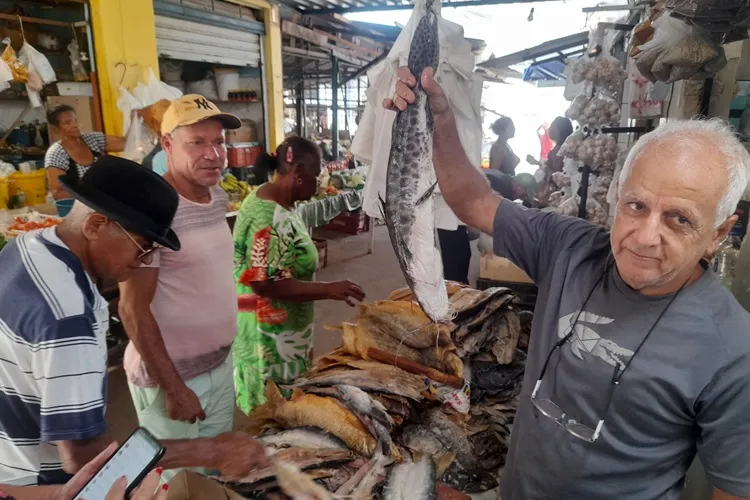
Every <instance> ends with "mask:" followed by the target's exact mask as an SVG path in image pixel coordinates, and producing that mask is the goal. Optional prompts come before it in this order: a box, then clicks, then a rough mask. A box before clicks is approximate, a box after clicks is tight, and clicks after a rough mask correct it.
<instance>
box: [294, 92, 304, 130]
mask: <svg viewBox="0 0 750 500" xmlns="http://www.w3.org/2000/svg"><path fill="white" fill-rule="evenodd" d="M296 97H297V99H296V100H297V102H296V104H297V135H298V136H300V137H304V136H305V113H304V104H303V99H304V98H305V80H304V79H303V80H302V81H300V82H299V83H298V84H297V96H296Z"/></svg>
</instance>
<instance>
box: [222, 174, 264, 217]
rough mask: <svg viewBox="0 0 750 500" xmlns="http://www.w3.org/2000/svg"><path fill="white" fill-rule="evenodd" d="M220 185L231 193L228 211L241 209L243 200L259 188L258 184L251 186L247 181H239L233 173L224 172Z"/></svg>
mask: <svg viewBox="0 0 750 500" xmlns="http://www.w3.org/2000/svg"><path fill="white" fill-rule="evenodd" d="M219 186H220V187H221V189H223V190H224V191H225V192H226V193H227V194H228V195H229V206H228V207H227V211H228V212H236V211H237V210H239V209H240V207H241V206H242V201H243V200H244V199H245V198H247V196H248V195H249V194H250V193H252V192H253V191H255V189H257V188H256V186H250V185H249V184H248V183H247V182H245V181H238V180H237V178H236V177H235V176H234V175H232V174H224V177H223V178H222V179H221V182H220V183H219Z"/></svg>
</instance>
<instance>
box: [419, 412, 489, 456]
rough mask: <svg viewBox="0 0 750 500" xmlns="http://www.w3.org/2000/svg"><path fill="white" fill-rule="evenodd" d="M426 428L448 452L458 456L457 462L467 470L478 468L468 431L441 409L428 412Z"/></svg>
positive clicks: (425, 421)
mask: <svg viewBox="0 0 750 500" xmlns="http://www.w3.org/2000/svg"><path fill="white" fill-rule="evenodd" d="M423 422H424V424H425V427H427V428H429V429H430V430H431V431H432V433H433V434H435V436H437V438H438V439H439V440H440V442H441V443H442V444H443V445H444V446H445V448H446V450H447V451H450V452H452V453H455V454H456V461H458V462H459V463H460V464H461V466H463V467H464V468H465V469H467V470H471V469H474V468H476V465H477V464H476V460H475V458H474V454H473V451H472V447H471V442H470V441H469V437H468V436H467V435H466V431H465V430H464V429H462V428H461V426H460V425H458V424H457V423H456V422H454V421H453V420H451V419H450V417H448V415H446V414H445V413H444V412H443V411H442V410H441V409H440V408H433V409H431V410H429V411H427V412H426V414H425V418H424V419H423Z"/></svg>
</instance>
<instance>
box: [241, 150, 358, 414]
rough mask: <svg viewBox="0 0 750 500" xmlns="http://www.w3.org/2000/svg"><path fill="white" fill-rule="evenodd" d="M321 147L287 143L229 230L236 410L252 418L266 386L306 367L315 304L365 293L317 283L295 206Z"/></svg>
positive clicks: (313, 182) (311, 180) (306, 192)
mask: <svg viewBox="0 0 750 500" xmlns="http://www.w3.org/2000/svg"><path fill="white" fill-rule="evenodd" d="M320 159H321V156H320V149H319V148H318V146H317V145H315V143H313V142H311V141H308V140H307V139H303V138H301V137H289V138H287V140H286V141H285V142H284V143H283V144H281V145H280V146H279V147H278V149H277V150H276V154H275V155H273V156H270V155H263V156H262V157H261V158H260V159H259V160H258V163H259V164H260V166H261V167H262V168H261V170H266V169H267V170H268V171H273V172H275V175H274V180H273V181H272V182H269V183H266V184H263V185H262V186H260V187H259V188H258V190H257V191H256V192H255V193H253V194H251V195H250V196H248V197H247V199H245V201H244V202H243V203H242V208H241V209H240V212H239V214H238V216H237V221H236V223H235V226H234V245H235V251H234V277H235V280H236V281H237V294H238V300H239V311H240V312H239V319H238V321H239V332H238V334H237V338H236V340H235V341H234V346H233V348H232V351H233V355H234V382H235V391H236V394H237V406H239V407H240V409H241V410H242V411H244V412H245V413H249V412H250V411H251V410H252V409H253V408H254V407H255V406H258V405H260V404H262V403H263V402H264V389H265V383H266V380H273V381H274V382H276V383H277V384H281V385H284V384H289V383H290V382H292V381H293V380H294V379H295V378H297V377H299V376H300V375H302V374H303V373H304V372H305V371H306V370H307V367H308V364H309V361H310V354H311V350H312V346H313V338H314V337H313V309H314V304H313V302H314V301H316V300H324V299H331V300H343V301H346V302H347V303H349V304H350V305H354V302H353V299H355V300H359V301H361V300H362V299H364V297H365V294H364V292H363V291H362V289H361V288H360V287H359V285H357V284H355V283H352V282H350V281H336V282H331V283H324V282H316V281H314V279H315V271H316V269H317V267H318V252H317V250H316V248H315V244H314V243H313V241H312V238H310V234H309V233H308V231H307V228H306V227H305V224H304V222H302V219H300V218H299V216H298V215H297V214H296V213H295V212H294V205H295V203H296V202H297V201H306V200H309V199H310V198H312V197H313V195H314V194H315V193H316V192H317V189H318V176H319V175H320V163H321V161H320Z"/></svg>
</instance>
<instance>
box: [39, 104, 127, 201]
mask: <svg viewBox="0 0 750 500" xmlns="http://www.w3.org/2000/svg"><path fill="white" fill-rule="evenodd" d="M47 123H48V125H49V127H50V128H51V129H52V130H53V131H54V132H56V133H57V134H58V135H59V136H60V140H58V141H57V142H55V143H54V144H52V145H51V146H50V147H49V149H48V150H47V154H45V155H44V168H46V169H47V183H48V184H49V190H50V191H51V192H52V196H53V197H54V198H55V199H56V200H62V199H65V198H70V195H69V194H68V192H67V191H65V189H63V187H62V186H61V185H60V181H59V178H60V176H61V175H63V174H65V173H66V172H68V171H72V174H73V175H75V176H76V178H81V177H82V176H83V174H85V173H86V171H87V170H88V169H89V167H90V166H91V164H92V163H94V161H96V159H97V158H99V157H100V156H102V155H104V154H106V153H119V152H120V151H122V150H123V149H125V138H124V137H116V136H112V135H104V134H103V133H101V132H84V133H81V129H80V127H79V126H78V117H77V116H76V112H75V110H74V109H73V108H72V107H71V106H68V105H67V104H61V105H59V106H55V107H54V108H52V109H51V110H49V112H48V113H47Z"/></svg>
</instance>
